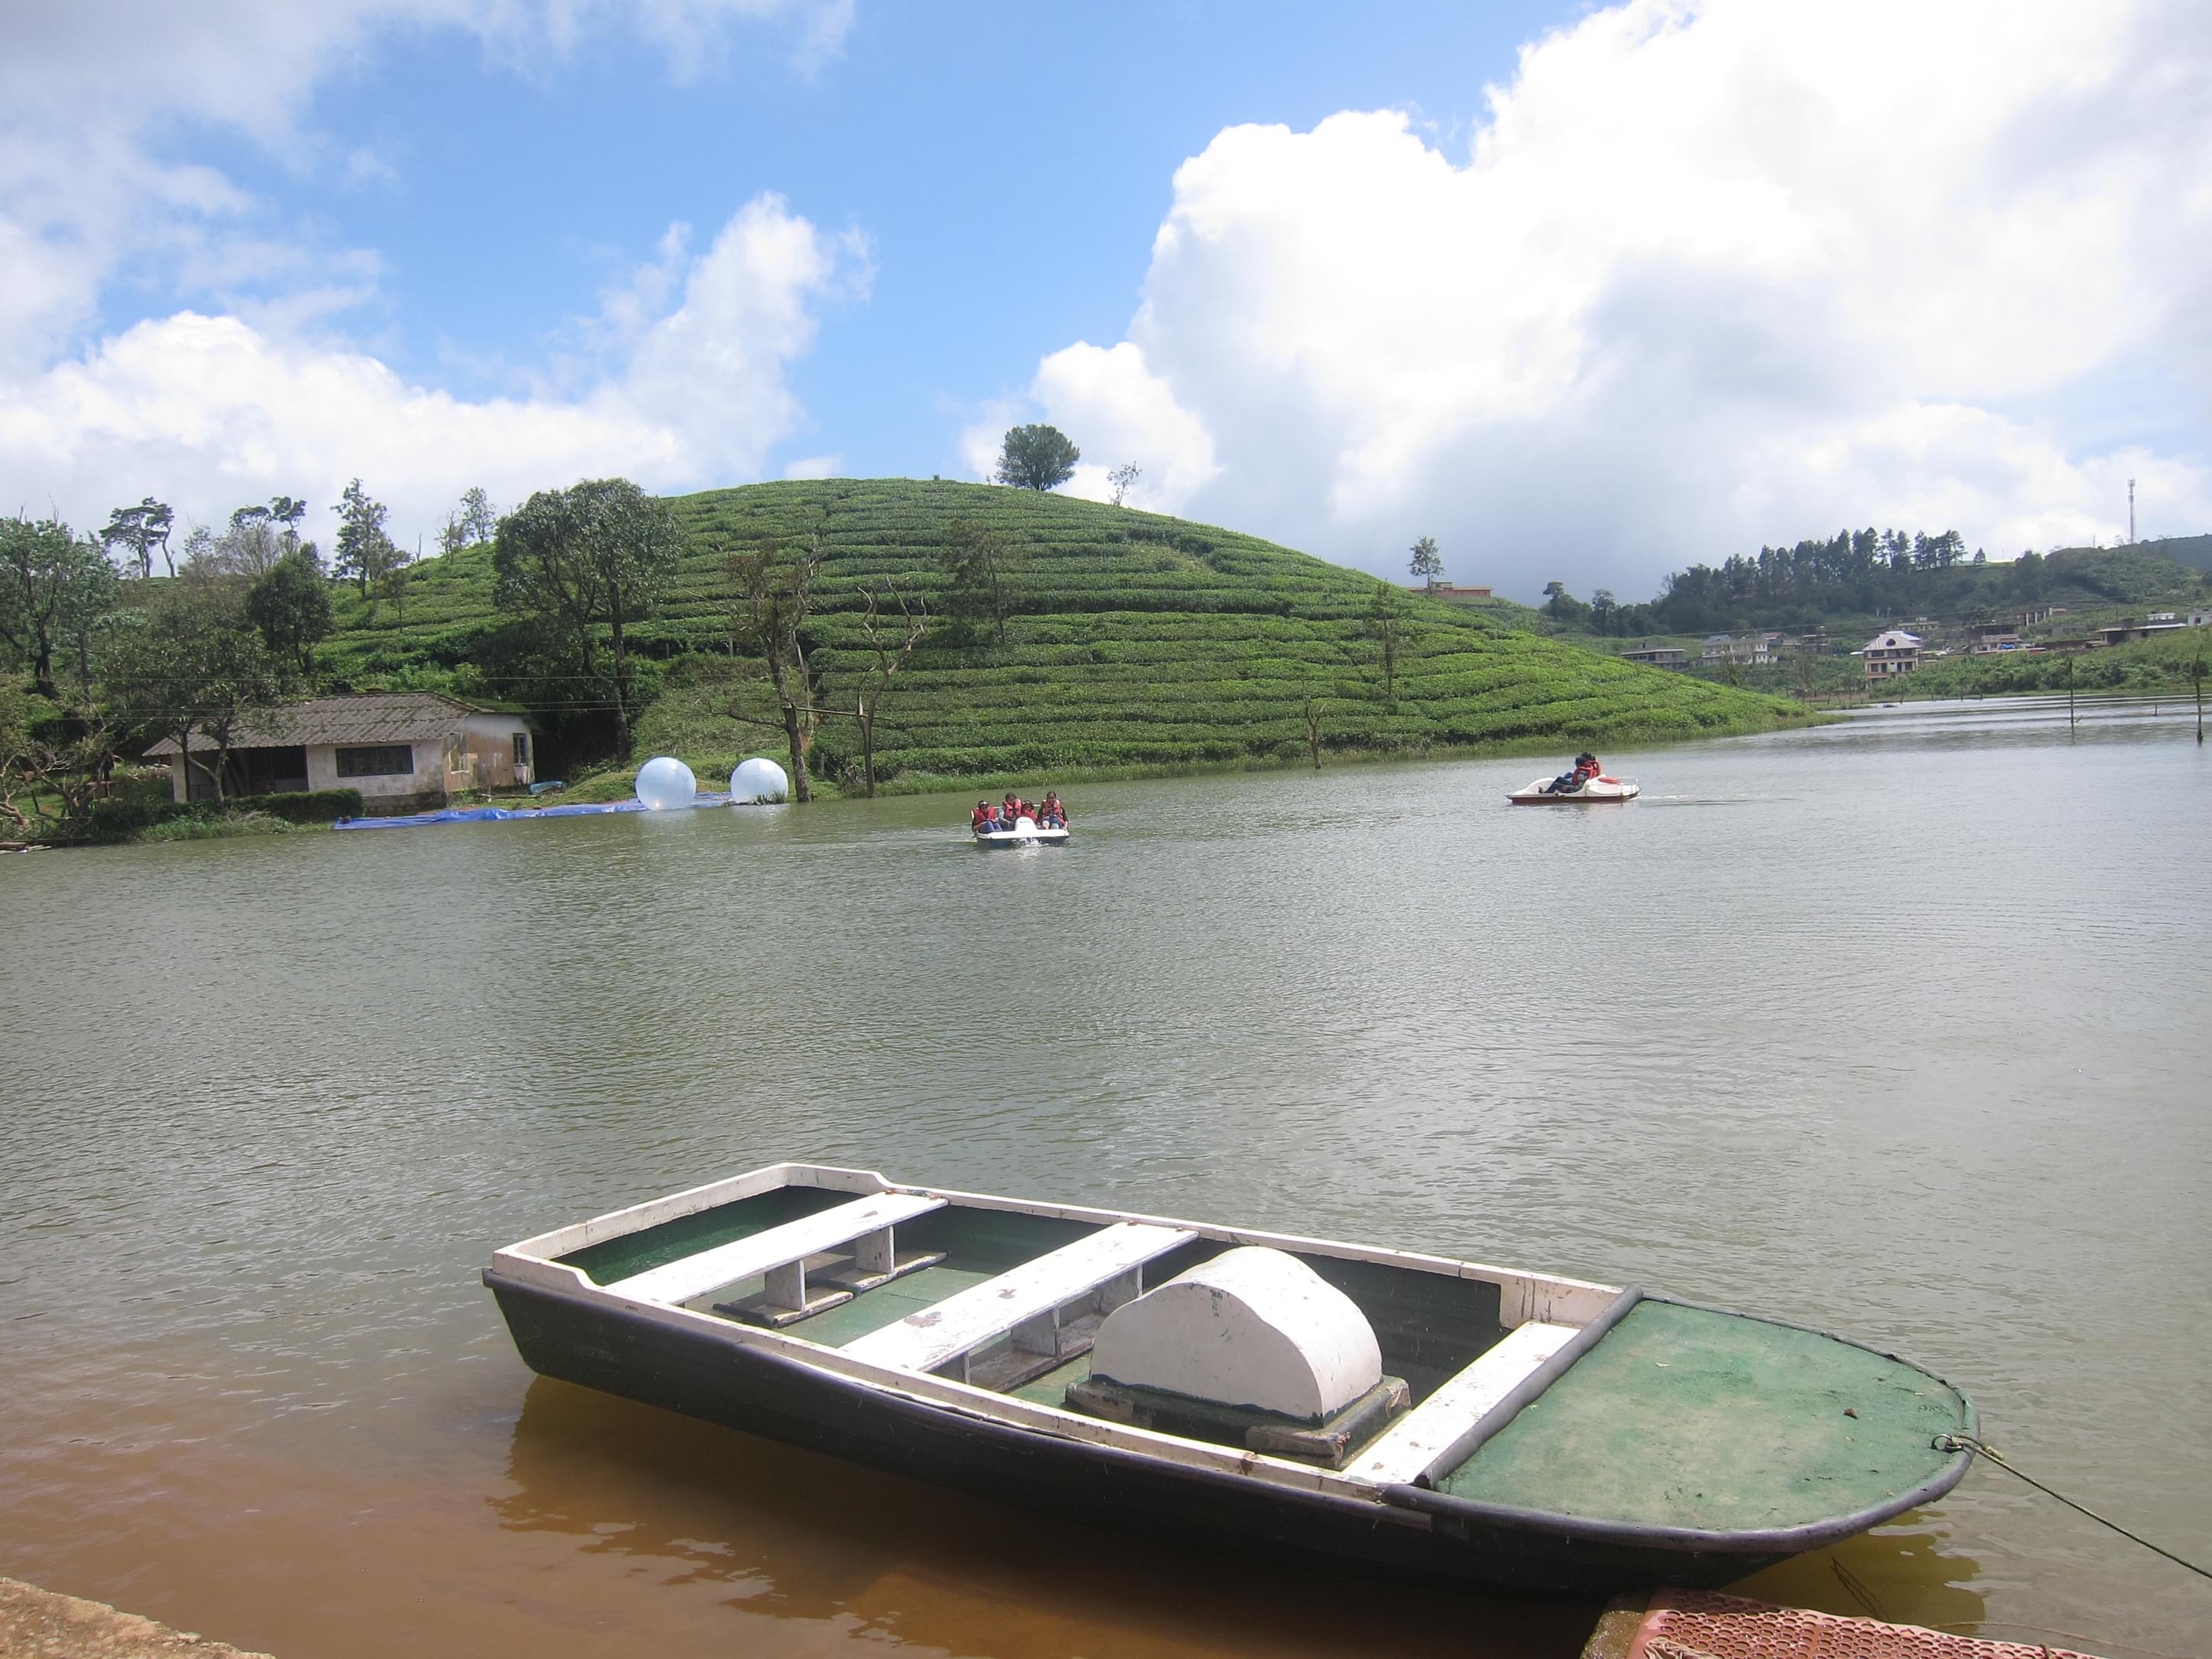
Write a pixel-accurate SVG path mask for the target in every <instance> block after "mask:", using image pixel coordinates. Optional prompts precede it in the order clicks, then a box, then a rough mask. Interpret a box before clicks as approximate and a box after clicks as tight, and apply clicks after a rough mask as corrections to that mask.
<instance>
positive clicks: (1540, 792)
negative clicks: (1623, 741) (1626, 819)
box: [1505, 775, 1644, 806]
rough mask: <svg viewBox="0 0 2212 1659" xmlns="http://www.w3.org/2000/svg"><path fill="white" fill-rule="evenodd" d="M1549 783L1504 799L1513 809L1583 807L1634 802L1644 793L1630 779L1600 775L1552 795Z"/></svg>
mask: <svg viewBox="0 0 2212 1659" xmlns="http://www.w3.org/2000/svg"><path fill="white" fill-rule="evenodd" d="M1552 782H1553V780H1551V779H1550V778H1538V779H1536V780H1535V781H1533V782H1531V783H1528V784H1524V785H1523V786H1522V787H1520V788H1518V789H1516V790H1515V791H1513V793H1510V795H1508V796H1506V798H1505V799H1508V800H1510V801H1511V802H1512V803H1513V804H1514V805H1516V806H1587V805H1589V804H1590V803H1591V802H1592V801H1601V800H1634V799H1636V798H1637V797H1638V795H1640V794H1642V793H1644V792H1643V790H1642V789H1640V788H1638V787H1637V783H1636V780H1635V779H1633V778H1608V777H1605V776H1603V775H1600V776H1598V777H1595V778H1588V779H1585V780H1584V781H1583V787H1581V788H1579V789H1562V790H1560V791H1559V792H1558V793H1556V794H1555V793H1553V791H1552Z"/></svg>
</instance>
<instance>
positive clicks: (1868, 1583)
mask: <svg viewBox="0 0 2212 1659" xmlns="http://www.w3.org/2000/svg"><path fill="white" fill-rule="evenodd" d="M1944 1521H1945V1517H1944V1512H1943V1510H1942V1509H1941V1508H1937V1507H1932V1506H1931V1507H1929V1508H1927V1509H1923V1510H1914V1511H1913V1512H1912V1513H1911V1514H1910V1515H1906V1516H1900V1517H1899V1519H1898V1520H1896V1521H1894V1522H1891V1523H1890V1524H1889V1525H1888V1526H1886V1527H1882V1528H1877V1529H1876V1530H1875V1531H1873V1532H1870V1533H1863V1534H1860V1535H1859V1536H1858V1537H1857V1538H1848V1539H1845V1540H1844V1541H1843V1542H1842V1543H1840V1544H1836V1545H1832V1546H1831V1547H1829V1548H1827V1549H1824V1550H1814V1551H1813V1552H1812V1553H1809V1554H1806V1555H1801V1556H1798V1557H1796V1558H1795V1559H1791V1560H1788V1561H1784V1562H1782V1563H1781V1564H1780V1565H1777V1566H1771V1567H1769V1568H1767V1569H1766V1570H1765V1571H1763V1572H1759V1573H1754V1574H1753V1576H1752V1577H1749V1578H1747V1579H1745V1580H1743V1581H1742V1582H1741V1583H1737V1584H1732V1585H1730V1586H1729V1589H1730V1590H1731V1591H1732V1592H1733V1593H1735V1594H1736V1595H1750V1596H1756V1597H1758V1598H1759V1600H1761V1601H1778V1602H1781V1603H1783V1604H1784V1605H1785V1606H1788V1607H1812V1608H1814V1609H1816V1610H1818V1611H1820V1612H1821V1613H1852V1614H1866V1615H1869V1616H1870V1617H1873V1618H1875V1619H1892V1620H1908V1621H1909V1622H1911V1623H1913V1624H1917V1625H1928V1626H1948V1627H1949V1628H1953V1629H1957V1628H1960V1627H1962V1626H1963V1627H1967V1628H1971V1627H1972V1626H1976V1625H1978V1623H1979V1622H1980V1621H1981V1620H1982V1619H1983V1618H1984V1616H1985V1608H1986V1606H1987V1602H1988V1597H1987V1596H1986V1595H1984V1594H1983V1593H1982V1592H1981V1591H1980V1590H1979V1589H1977V1588H1976V1587H1975V1585H1974V1582H1973V1581H1974V1580H1975V1579H1976V1578H1977V1577H1979V1576H1980V1573H1981V1570H1982V1564H1981V1563H1980V1562H1978V1561H1977V1560H1975V1559H1973V1558H1972V1556H1970V1555H1966V1554H1965V1553H1962V1552H1961V1551H1960V1548H1959V1541H1958V1540H1957V1538H1956V1537H1955V1536H1954V1535H1953V1534H1951V1533H1950V1532H1949V1531H1948V1528H1945V1527H1944Z"/></svg>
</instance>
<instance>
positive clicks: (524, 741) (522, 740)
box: [514, 732, 530, 766]
mask: <svg viewBox="0 0 2212 1659" xmlns="http://www.w3.org/2000/svg"><path fill="white" fill-rule="evenodd" d="M514 763H515V764H516V765H517V766H527V765H529V764H530V733H529V732H516V733H515V734H514Z"/></svg>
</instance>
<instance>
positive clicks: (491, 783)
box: [441, 714, 534, 793]
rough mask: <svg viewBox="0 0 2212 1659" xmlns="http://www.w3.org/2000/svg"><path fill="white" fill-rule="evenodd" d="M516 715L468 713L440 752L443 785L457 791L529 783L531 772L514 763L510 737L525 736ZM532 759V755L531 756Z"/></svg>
mask: <svg viewBox="0 0 2212 1659" xmlns="http://www.w3.org/2000/svg"><path fill="white" fill-rule="evenodd" d="M529 729H530V728H529V727H528V726H526V725H525V724H524V723H523V720H522V718H521V716H520V715H519V714H471V715H469V716H468V717H467V718H466V719H465V720H462V721H461V723H460V725H459V726H458V727H456V728H455V729H454V731H453V732H451V733H449V734H448V735H447V738H446V741H445V744H444V745H443V748H442V750H441V756H442V759H443V763H444V772H443V782H444V787H445V788H446V789H447V792H448V793H450V792H452V791H453V790H457V789H507V788H512V787H514V786H515V785H517V784H524V783H528V782H529V781H531V776H532V767H531V766H530V764H529V763H527V762H526V763H522V764H520V765H518V764H516V763H515V758H514V738H515V734H516V733H517V732H522V733H524V734H525V735H527V734H528V732H529ZM533 758H534V753H533Z"/></svg>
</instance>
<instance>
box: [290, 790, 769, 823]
mask: <svg viewBox="0 0 2212 1659" xmlns="http://www.w3.org/2000/svg"><path fill="white" fill-rule="evenodd" d="M729 804H730V798H729V797H728V796H727V795H705V794H702V795H694V796H693V797H692V798H691V805H694V806H727V805H729ZM650 810H651V809H650V808H649V807H647V805H646V804H645V803H644V802H643V801H641V800H610V801H594V802H592V803H590V804H589V805H585V804H583V803H578V804H577V805H573V806H524V807H513V808H511V807H506V806H449V807H447V808H446V809H445V810H444V811H440V812H414V813H410V814H409V815H408V816H407V817H404V818H341V819H340V820H339V821H338V822H337V823H334V824H332V825H331V828H332V829H413V828H415V826H416V825H417V824H420V823H506V822H507V820H508V819H509V818H580V817H598V816H599V814H600V813H602V812H644V811H650Z"/></svg>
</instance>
